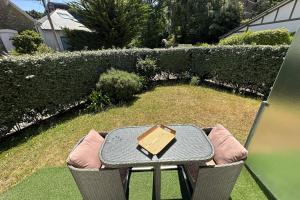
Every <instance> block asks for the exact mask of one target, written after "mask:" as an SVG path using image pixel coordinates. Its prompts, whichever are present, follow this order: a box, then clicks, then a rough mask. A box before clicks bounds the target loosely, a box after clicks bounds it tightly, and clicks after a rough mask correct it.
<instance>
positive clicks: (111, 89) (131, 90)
mask: <svg viewBox="0 0 300 200" xmlns="http://www.w3.org/2000/svg"><path fill="white" fill-rule="evenodd" d="M142 82H143V81H142V78H141V77H139V76H138V75H136V74H134V73H129V72H125V71H120V70H115V69H111V70H109V71H107V72H106V73H103V74H102V75H101V76H100V78H99V82H98V83H97V85H96V86H97V89H98V90H100V91H101V92H102V93H103V94H105V95H107V96H108V97H109V98H110V100H111V102H112V103H118V102H126V101H128V100H131V99H132V98H133V96H134V95H135V94H137V93H138V92H139V91H140V90H141V89H142V87H143V84H142Z"/></svg>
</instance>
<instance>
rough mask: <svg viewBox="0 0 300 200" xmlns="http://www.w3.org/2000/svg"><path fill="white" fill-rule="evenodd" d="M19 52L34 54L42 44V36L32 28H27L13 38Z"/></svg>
mask: <svg viewBox="0 0 300 200" xmlns="http://www.w3.org/2000/svg"><path fill="white" fill-rule="evenodd" d="M12 40H13V45H14V46H15V48H16V51H17V53H20V54H32V53H34V52H36V51H37V50H38V47H39V46H40V45H41V44H42V41H43V40H42V38H41V36H40V35H39V34H38V33H37V32H35V31H32V30H25V31H22V32H21V33H19V34H18V35H16V36H15V37H13V38H12Z"/></svg>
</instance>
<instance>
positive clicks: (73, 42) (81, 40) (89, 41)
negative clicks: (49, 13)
mask: <svg viewBox="0 0 300 200" xmlns="http://www.w3.org/2000/svg"><path fill="white" fill-rule="evenodd" d="M64 31H65V33H66V35H67V38H68V44H69V45H70V49H69V50H71V51H79V50H83V49H89V50H95V49H102V48H103V43H102V42H101V40H100V39H101V37H100V36H99V35H98V34H97V33H95V32H87V31H81V30H70V29H64Z"/></svg>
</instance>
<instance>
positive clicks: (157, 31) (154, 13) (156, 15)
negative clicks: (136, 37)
mask: <svg viewBox="0 0 300 200" xmlns="http://www.w3.org/2000/svg"><path fill="white" fill-rule="evenodd" d="M146 3H147V4H148V15H147V16H148V17H147V22H146V23H145V26H144V27H143V29H142V31H141V35H140V40H141V45H142V46H144V47H148V48H157V47H162V39H164V38H166V37H167V36H168V33H167V31H168V29H167V18H166V15H165V9H166V4H165V3H164V0H146Z"/></svg>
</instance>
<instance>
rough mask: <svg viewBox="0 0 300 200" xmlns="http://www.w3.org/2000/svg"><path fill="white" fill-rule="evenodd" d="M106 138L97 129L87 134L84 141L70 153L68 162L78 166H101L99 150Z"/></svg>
mask: <svg viewBox="0 0 300 200" xmlns="http://www.w3.org/2000/svg"><path fill="white" fill-rule="evenodd" d="M103 142H104V138H103V137H102V136H100V134H99V133H98V132H97V131H95V130H93V129H92V130H90V132H89V133H88V134H87V136H85V138H84V139H83V141H82V142H81V143H80V144H79V145H78V146H77V147H76V148H75V149H74V150H73V151H72V152H71V153H70V155H69V158H68V161H67V162H68V164H69V165H72V166H74V167H77V168H100V167H101V162H100V159H99V156H98V154H99V151H100V148H101V145H102V143H103Z"/></svg>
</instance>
